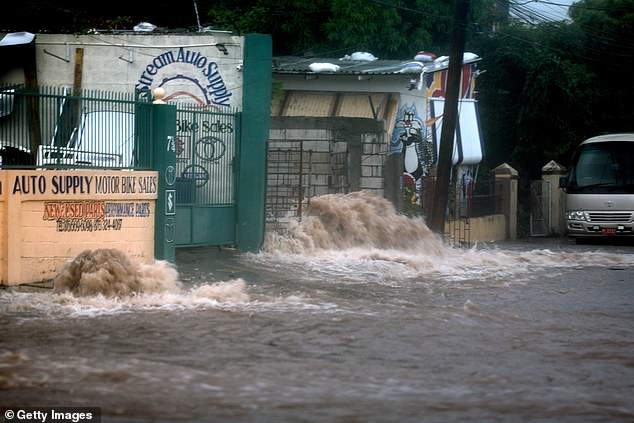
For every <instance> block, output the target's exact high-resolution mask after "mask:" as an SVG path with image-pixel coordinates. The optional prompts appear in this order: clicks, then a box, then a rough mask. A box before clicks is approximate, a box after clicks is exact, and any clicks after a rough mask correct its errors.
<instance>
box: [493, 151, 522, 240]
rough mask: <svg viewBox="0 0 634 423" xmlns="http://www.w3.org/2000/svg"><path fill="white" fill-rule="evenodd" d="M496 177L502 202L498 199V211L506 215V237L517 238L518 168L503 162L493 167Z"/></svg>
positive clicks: (496, 188)
mask: <svg viewBox="0 0 634 423" xmlns="http://www.w3.org/2000/svg"><path fill="white" fill-rule="evenodd" d="M492 173H493V176H494V178H495V196H496V197H499V198H500V201H501V202H500V204H497V201H496V210H495V212H496V213H501V214H504V215H505V216H506V238H507V239H511V240H516V239H517V179H518V174H517V170H515V169H513V168H512V167H511V166H510V165H509V164H508V163H503V164H501V165H499V166H498V167H496V168H495V169H493V171H492Z"/></svg>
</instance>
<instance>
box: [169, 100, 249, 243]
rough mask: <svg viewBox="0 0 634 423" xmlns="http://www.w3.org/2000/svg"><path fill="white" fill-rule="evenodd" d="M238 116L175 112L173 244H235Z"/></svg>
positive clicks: (185, 109)
mask: <svg viewBox="0 0 634 423" xmlns="http://www.w3.org/2000/svg"><path fill="white" fill-rule="evenodd" d="M239 123H240V114H239V113H238V112H232V113H221V112H217V111H206V110H201V108H200V107H187V106H186V105H179V106H178V109H177V112H176V171H175V175H174V176H175V185H176V219H175V224H176V228H175V229H176V231H175V242H176V246H177V247H182V246H214V245H217V246H220V245H234V244H235V243H236V191H235V190H236V186H237V163H238V160H237V157H238V153H239V152H238V145H239V143H238V142H237V140H239V139H240V136H239V133H240V128H239Z"/></svg>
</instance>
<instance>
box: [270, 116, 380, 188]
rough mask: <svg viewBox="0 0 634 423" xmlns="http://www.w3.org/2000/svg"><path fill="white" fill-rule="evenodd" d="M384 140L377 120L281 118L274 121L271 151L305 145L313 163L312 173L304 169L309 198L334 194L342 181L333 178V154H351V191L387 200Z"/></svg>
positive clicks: (348, 167) (349, 184)
mask: <svg viewBox="0 0 634 423" xmlns="http://www.w3.org/2000/svg"><path fill="white" fill-rule="evenodd" d="M384 136H385V135H384V130H383V123H382V122H381V121H376V120H373V119H364V118H311V117H297V118H295V117H278V118H272V119H271V129H270V131H269V148H293V147H297V148H298V147H299V145H300V143H301V144H302V146H303V150H304V152H305V153H304V154H305V155H308V154H310V162H311V168H310V169H308V168H306V169H302V173H303V174H304V175H306V176H305V177H304V178H305V180H304V181H303V185H304V186H305V187H310V192H308V193H307V195H310V196H314V195H323V194H328V193H330V192H332V187H333V185H337V183H338V181H335V180H333V178H335V176H336V175H333V174H331V154H332V153H335V154H336V153H345V152H346V151H347V152H348V154H349V157H348V163H347V165H346V169H345V171H346V173H347V183H348V187H347V191H359V190H367V191H371V192H374V193H375V194H376V195H378V196H384V194H385V188H386V187H385V183H384V177H383V167H384V166H383V164H384V160H385V153H386V150H387V144H386V143H385V141H384ZM303 161H304V162H307V161H308V158H307V157H305V158H304V159H303ZM295 171H297V172H299V169H295ZM274 179H275V178H271V180H274Z"/></svg>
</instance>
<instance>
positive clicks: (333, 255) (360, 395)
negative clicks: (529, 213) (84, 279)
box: [0, 199, 634, 422]
mask: <svg viewBox="0 0 634 423" xmlns="http://www.w3.org/2000/svg"><path fill="white" fill-rule="evenodd" d="M337 200H338V201H337V202H335V203H338V204H333V203H330V204H322V205H321V206H322V207H324V209H322V212H321V213H320V214H319V216H320V219H321V223H319V222H315V221H311V219H306V220H304V221H302V222H301V223H300V224H298V226H297V227H295V228H292V230H291V231H289V233H288V234H286V235H284V236H280V237H277V238H269V239H268V240H267V244H266V249H265V251H263V252H261V253H258V254H248V253H238V252H236V251H233V250H217V249H211V248H207V249H204V248H203V249H188V250H178V251H177V270H178V280H177V281H176V280H171V279H170V278H172V276H171V274H170V271H169V270H170V269H168V268H167V267H166V266H164V265H157V267H156V268H154V270H153V271H154V273H153V275H152V277H153V278H154V282H153V283H154V285H153V286H154V287H155V288H153V289H152V290H148V291H149V292H144V293H139V294H132V295H126V296H119V297H109V296H105V295H102V294H90V295H82V296H79V295H75V294H72V293H70V292H60V293H53V292H52V290H51V289H45V288H32V289H3V290H0V406H2V407H7V406H91V407H100V408H101V410H102V421H120V422H145V421H156V422H174V421H200V422H421V421H425V422H459V421H464V422H476V421H477V422H484V421H486V422H494V421H540V422H579V421H583V422H588V421H590V422H593V421H596V422H605V421H610V422H621V421H622V422H631V421H632V420H634V400H632V398H634V276H633V275H634V273H633V270H634V248H633V247H631V246H609V245H589V246H576V245H571V244H567V243H554V242H550V243H541V244H537V243H528V244H523V243H513V244H511V243H508V244H507V243H503V244H498V245H482V246H476V247H474V248H472V249H453V248H448V247H444V246H443V245H442V244H441V243H439V242H438V241H437V240H436V239H435V238H434V237H433V236H432V235H431V234H430V233H428V230H427V229H426V227H424V225H422V224H421V226H417V225H418V223H416V224H413V223H412V221H411V220H408V219H406V218H402V219H401V217H397V216H395V215H393V214H391V213H390V212H389V210H388V211H387V212H385V213H384V215H381V212H378V211H377V210H375V209H370V210H366V209H364V210H363V213H362V214H363V216H360V215H358V214H356V215H354V216H352V220H351V221H347V219H349V214H351V213H352V214H354V213H357V212H358V210H357V211H353V210H352V209H354V208H355V207H358V206H350V207H352V209H347V208H346V207H347V206H348V204H347V203H345V202H344V204H342V201H341V199H337ZM379 206H380V205H379ZM317 207H319V204H318V205H317ZM379 208H380V207H379ZM326 209H327V210H326ZM335 211H336V213H334V212H335ZM331 212H332V213H334V214H329V213H331ZM366 212H367V213H366ZM333 219H334V220H333ZM364 219H365V220H364ZM382 219H387V220H389V221H390V222H392V224H391V226H390V227H391V228H396V229H394V230H395V231H396V232H391V231H392V229H390V231H387V232H386V231H385V226H386V223H385V221H383V220H382ZM335 221H336V222H335ZM359 221H364V222H363V223H364V224H363V225H362V226H363V228H360V227H357V226H355V225H353V224H352V222H359ZM342 222H343V225H342ZM332 224H334V225H336V227H337V228H339V229H338V230H336V231H334V230H332V227H331V226H329V225H332ZM401 224H402V225H404V226H409V229H403V228H402V227H401V228H399V225H401ZM412 226H414V228H412ZM346 231H348V232H346ZM350 231H351V232H350ZM336 238H337V239H336ZM401 242H402V243H401ZM342 243H344V244H342ZM161 277H164V279H165V281H166V282H165V284H164V285H162V286H158V287H156V278H159V279H160V278H161ZM159 285H160V284H159Z"/></svg>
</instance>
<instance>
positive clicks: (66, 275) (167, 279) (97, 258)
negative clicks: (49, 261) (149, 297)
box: [53, 248, 181, 297]
mask: <svg viewBox="0 0 634 423" xmlns="http://www.w3.org/2000/svg"><path fill="white" fill-rule="evenodd" d="M180 288H181V287H180V283H179V282H178V272H177V271H176V269H175V268H174V267H173V266H172V265H170V264H169V263H168V262H165V261H156V262H154V263H153V264H140V263H137V262H134V261H132V260H130V258H129V257H128V256H127V255H126V254H125V253H123V252H122V251H120V250H117V249H112V248H100V249H96V250H85V251H83V252H82V253H81V254H79V255H78V256H77V257H75V258H74V259H73V260H71V261H69V262H68V263H66V264H65V265H64V268H63V269H62V270H61V271H60V273H59V274H58V275H57V276H56V277H55V279H53V290H54V292H55V293H62V292H65V291H69V292H71V293H72V294H74V295H78V296H91V295H103V296H106V297H125V296H130V295H132V294H139V293H152V292H165V291H167V292H177V291H179V290H180Z"/></svg>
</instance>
